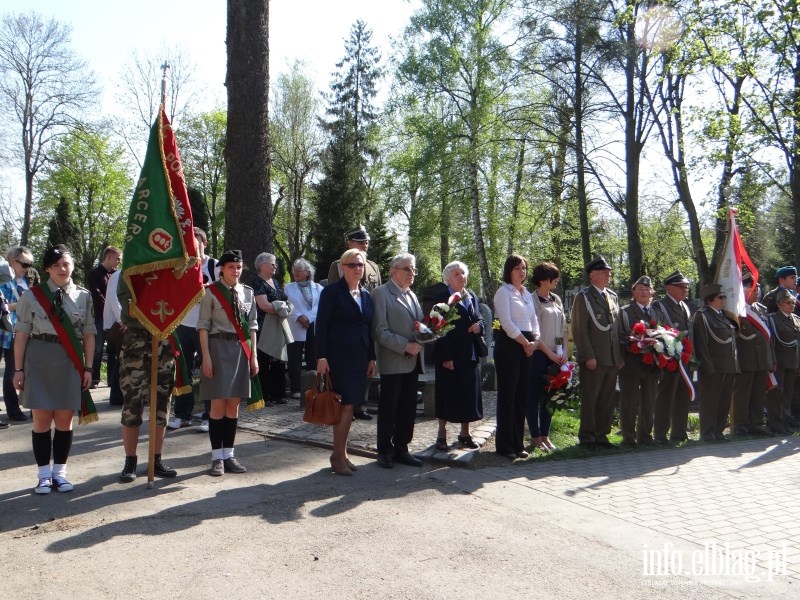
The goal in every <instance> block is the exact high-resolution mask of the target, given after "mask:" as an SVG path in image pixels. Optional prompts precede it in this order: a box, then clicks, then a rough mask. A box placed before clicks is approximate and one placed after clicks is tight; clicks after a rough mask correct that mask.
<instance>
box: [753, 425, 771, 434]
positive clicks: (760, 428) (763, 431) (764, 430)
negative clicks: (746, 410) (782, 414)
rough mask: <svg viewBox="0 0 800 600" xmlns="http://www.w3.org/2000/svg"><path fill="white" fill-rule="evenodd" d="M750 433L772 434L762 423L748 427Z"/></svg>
mask: <svg viewBox="0 0 800 600" xmlns="http://www.w3.org/2000/svg"><path fill="white" fill-rule="evenodd" d="M750 433H751V434H752V435H772V434H771V433H770V432H769V430H768V429H767V428H766V427H763V426H762V425H753V426H752V427H751V428H750Z"/></svg>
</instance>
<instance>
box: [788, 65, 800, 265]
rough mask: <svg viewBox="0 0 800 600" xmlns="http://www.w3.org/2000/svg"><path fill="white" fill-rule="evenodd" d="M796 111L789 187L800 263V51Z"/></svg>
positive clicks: (795, 251)
mask: <svg viewBox="0 0 800 600" xmlns="http://www.w3.org/2000/svg"><path fill="white" fill-rule="evenodd" d="M793 105H794V111H793V113H794V114H793V117H792V119H793V120H792V133H793V135H792V156H791V159H790V161H789V164H790V168H791V170H790V173H789V187H790V188H791V190H792V208H793V209H794V262H793V263H792V264H795V265H798V264H800V112H798V111H800V51H798V52H797V53H796V54H795V63H794V101H793Z"/></svg>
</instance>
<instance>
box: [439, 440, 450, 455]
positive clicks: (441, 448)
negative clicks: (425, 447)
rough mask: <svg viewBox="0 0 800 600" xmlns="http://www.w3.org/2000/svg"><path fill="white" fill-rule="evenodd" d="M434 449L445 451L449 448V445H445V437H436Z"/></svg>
mask: <svg viewBox="0 0 800 600" xmlns="http://www.w3.org/2000/svg"><path fill="white" fill-rule="evenodd" d="M436 449H437V450H438V451H439V452H447V451H448V450H450V446H448V445H447V439H446V438H436Z"/></svg>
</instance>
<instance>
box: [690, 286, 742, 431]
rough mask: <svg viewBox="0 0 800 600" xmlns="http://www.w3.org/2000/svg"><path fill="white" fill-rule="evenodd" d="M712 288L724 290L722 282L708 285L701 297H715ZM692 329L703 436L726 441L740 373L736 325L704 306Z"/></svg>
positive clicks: (695, 315)
mask: <svg viewBox="0 0 800 600" xmlns="http://www.w3.org/2000/svg"><path fill="white" fill-rule="evenodd" d="M712 288H714V289H718V293H721V291H722V286H720V285H719V284H707V285H705V286H703V290H701V297H703V298H704V299H706V298H709V297H711V296H713V295H714V293H715V292H712V291H711V290H712ZM692 331H693V334H694V335H693V338H694V348H695V355H696V356H697V359H698V361H699V362H700V367H699V383H698V393H699V399H700V436H701V437H702V439H703V440H704V441H707V442H710V441H715V440H723V439H724V437H723V433H722V432H723V431H724V429H725V427H726V426H727V424H728V413H729V412H730V407H731V398H732V395H733V382H734V378H735V376H736V374H737V373H738V372H739V362H738V359H737V354H736V327H735V326H734V324H733V323H732V322H731V321H730V320H729V319H728V317H726V316H725V315H724V314H723V313H722V312H721V311H719V312H718V311H717V310H715V309H713V308H711V307H710V306H704V307H703V308H701V309H700V310H698V311H697V312H696V313H695V314H694V317H693V318H692Z"/></svg>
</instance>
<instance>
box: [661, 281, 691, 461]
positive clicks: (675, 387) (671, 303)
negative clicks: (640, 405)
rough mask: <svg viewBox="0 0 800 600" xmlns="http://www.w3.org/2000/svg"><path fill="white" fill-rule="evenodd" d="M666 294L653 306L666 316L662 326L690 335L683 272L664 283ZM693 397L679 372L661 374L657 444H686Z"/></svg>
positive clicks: (687, 286)
mask: <svg viewBox="0 0 800 600" xmlns="http://www.w3.org/2000/svg"><path fill="white" fill-rule="evenodd" d="M664 288H665V291H666V293H665V294H664V296H663V298H661V300H658V301H656V302H653V306H654V307H655V309H656V310H657V311H658V312H659V313H660V314H661V316H662V319H663V321H662V323H663V324H664V325H669V326H670V327H673V328H674V329H677V330H678V331H680V332H681V333H683V334H684V335H690V334H691V332H690V331H689V330H690V329H691V328H690V327H689V322H690V320H691V316H690V314H689V307H688V306H687V305H686V303H685V302H684V300H686V296H687V295H688V293H689V280H688V279H687V278H686V277H685V276H684V274H683V273H681V272H680V271H675V272H674V273H671V274H670V275H668V276H667V278H666V279H665V280H664ZM689 398H691V391H690V390H689V388H688V387H687V385H686V382H685V381H684V379H683V377H682V376H681V374H680V373H679V372H678V371H667V370H663V371H662V372H661V379H660V381H659V384H658V392H657V393H656V406H655V411H654V414H653V439H654V441H655V443H656V444H659V445H663V444H666V443H667V431H669V439H670V440H671V441H673V442H683V441H685V440H686V439H687V436H686V427H687V425H688V420H689Z"/></svg>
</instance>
